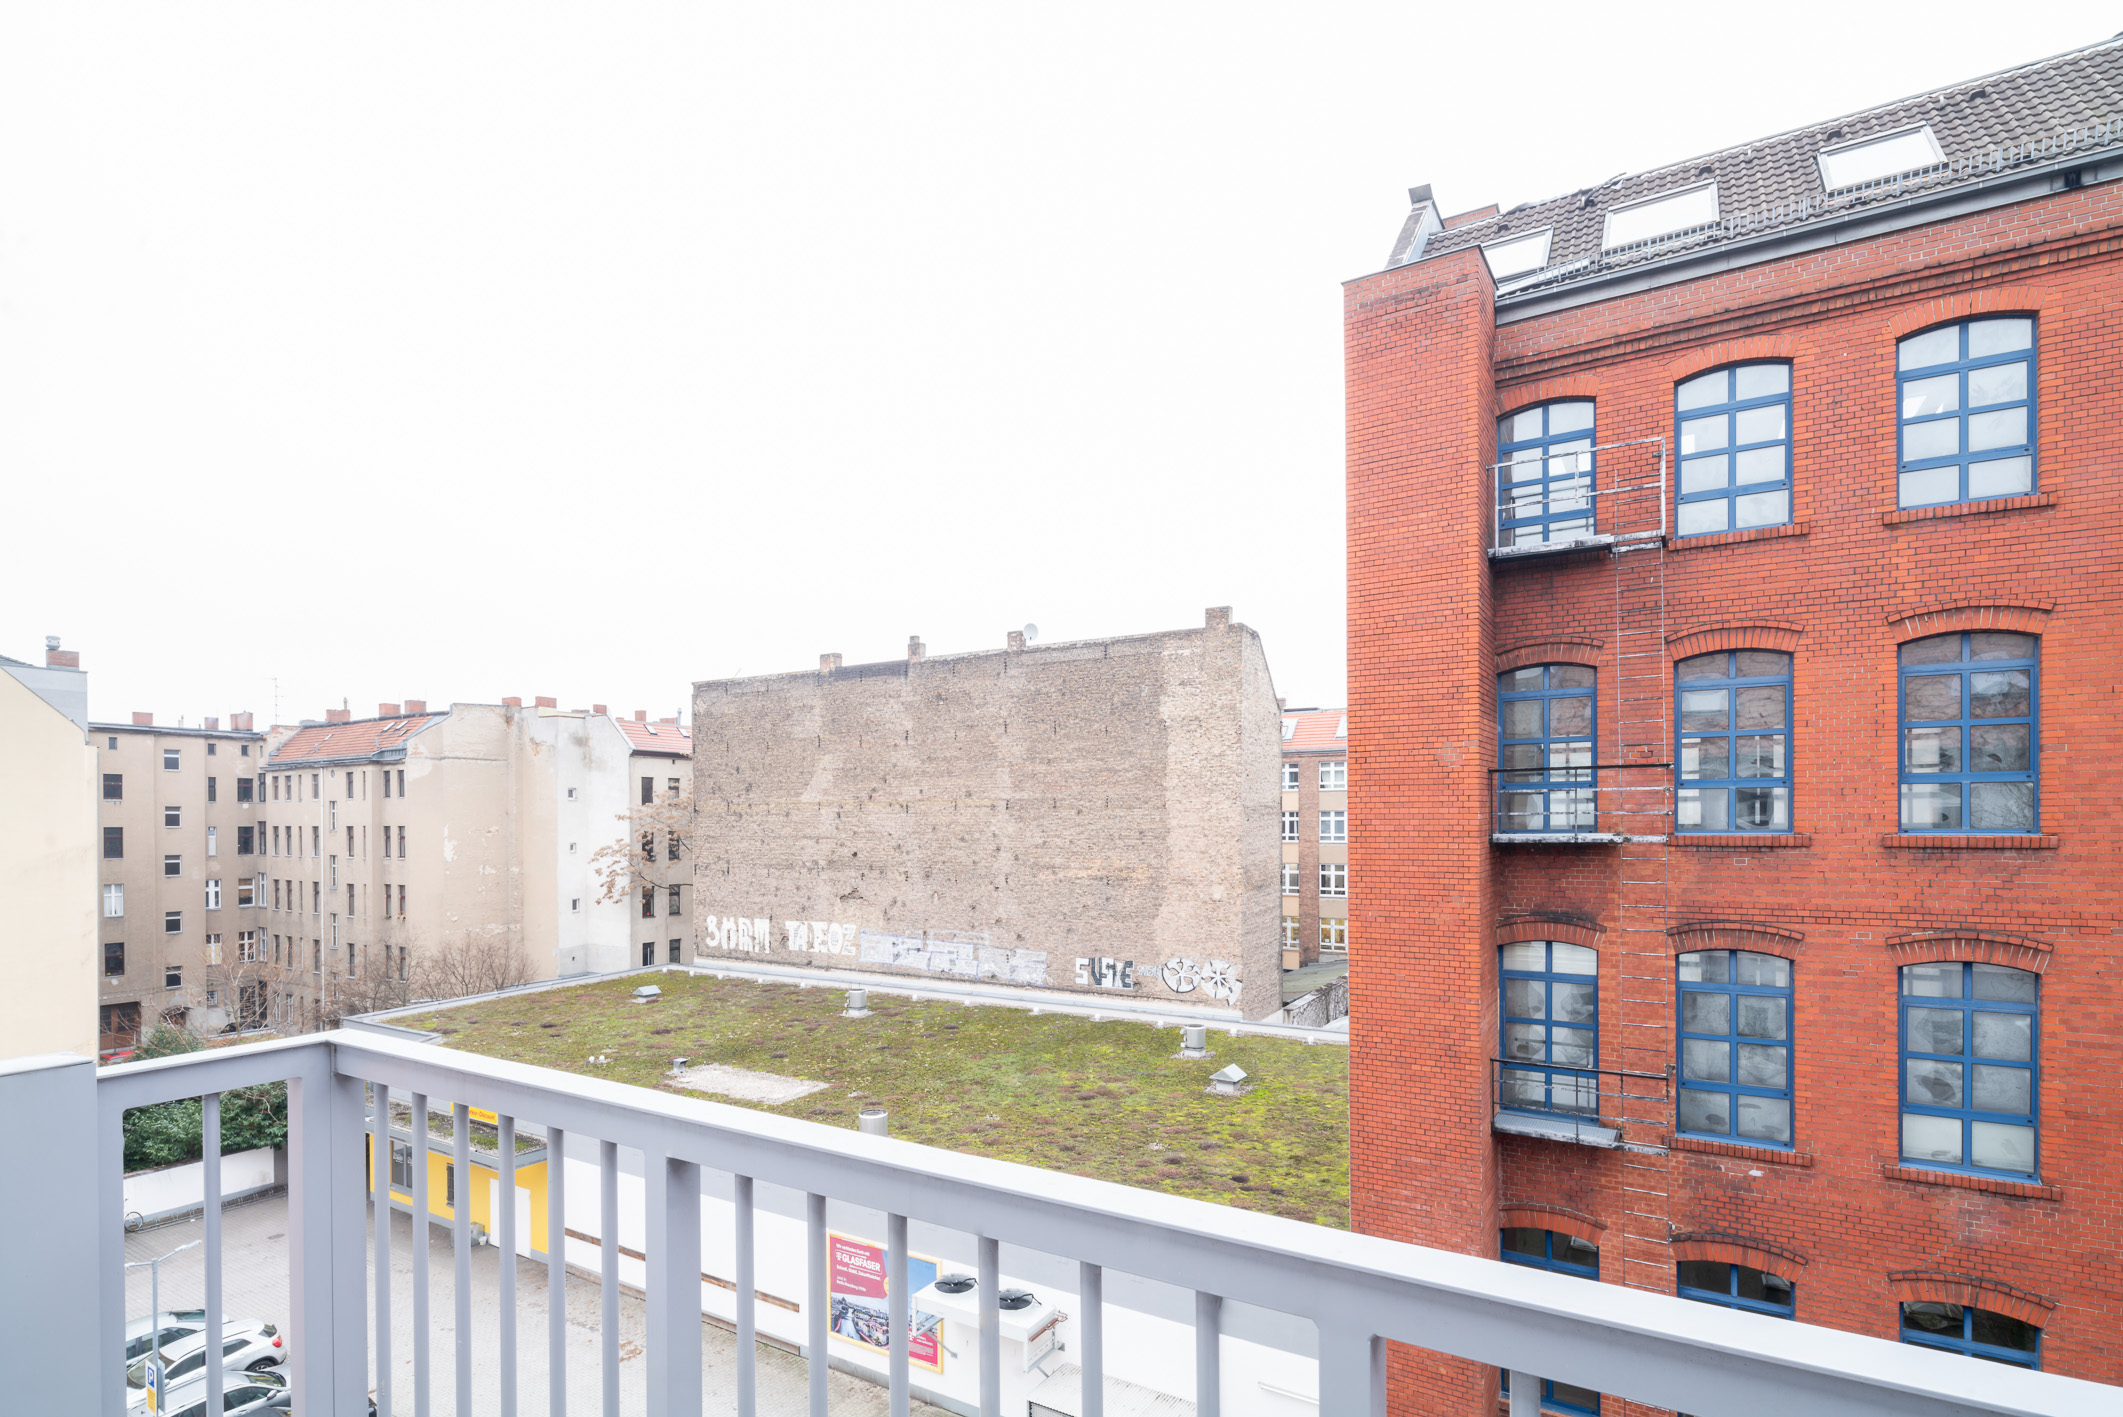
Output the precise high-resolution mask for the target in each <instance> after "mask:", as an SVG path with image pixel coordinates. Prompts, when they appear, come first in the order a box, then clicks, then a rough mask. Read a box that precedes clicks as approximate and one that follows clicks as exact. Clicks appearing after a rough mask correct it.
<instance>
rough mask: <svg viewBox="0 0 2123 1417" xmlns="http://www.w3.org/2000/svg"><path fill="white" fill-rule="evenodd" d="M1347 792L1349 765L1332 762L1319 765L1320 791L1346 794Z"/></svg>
mask: <svg viewBox="0 0 2123 1417" xmlns="http://www.w3.org/2000/svg"><path fill="white" fill-rule="evenodd" d="M1348 790H1349V764H1348V763H1347V762H1339V761H1338V762H1332V763H1321V764H1320V791H1322V792H1346V791H1348Z"/></svg>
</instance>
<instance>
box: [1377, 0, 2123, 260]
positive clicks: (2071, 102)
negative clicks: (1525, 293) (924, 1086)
mask: <svg viewBox="0 0 2123 1417" xmlns="http://www.w3.org/2000/svg"><path fill="white" fill-rule="evenodd" d="M1923 125H1929V126H1930V128H1931V131H1932V133H1933V134H1934V135H1935V136H1936V138H1937V140H1938V144H1939V148H1940V150H1941V152H1942V154H1943V156H1944V158H1945V161H1944V162H1943V163H1939V164H1935V165H1933V166H1930V167H1925V168H1919V169H1916V170H1914V171H1913V172H1910V173H1905V174H1894V175H1891V176H1889V177H1887V178H1883V179H1881V180H1879V181H1875V182H1869V183H1866V184H1864V185H1862V186H1858V187H1845V188H1839V189H1837V190H1836V192H1835V193H1833V194H1831V193H1830V192H1829V190H1828V188H1827V187H1826V185H1825V184H1824V182H1823V180H1822V173H1821V167H1820V162H1819V155H1820V153H1821V150H1822V149H1824V148H1833V147H1842V146H1845V145H1848V144H1851V143H1857V142H1861V141H1862V140H1863V139H1865V138H1867V137H1873V136H1883V135H1886V134H1890V133H1897V132H1901V131H1905V130H1909V129H1914V128H1917V127H1920V126H1923ZM2094 149H2123V35H2118V36H2117V37H2116V38H2114V39H2109V40H2104V41H2102V42H2101V43H2098V44H2092V45H2088V46H2086V47H2085V48H2083V49H2075V50H2072V51H2070V52H2068V53H2065V54H2060V55H2056V56H2054V57H2053V58H2049V59H2042V60H2038V61H2036V62H2034V63H2032V64H2023V65H2020V66H2019V67H2017V68H2012V69H2005V70H2001V71H2000V72H1998V73H1995V74H1989V75H1985V76H1984V77H1981V78H1976V79H1966V80H1962V81H1960V82H1958V83H1955V84H1951V85H1948V86H1947V87H1945V88H1940V89H1935V90H1933V91H1931V92H1929V93H1924V94H1918V95H1915V96H1913V97H1910V98H1904V99H1898V100H1896V101H1895V102H1893V103H1887V104H1882V105H1880V106H1879V107H1876V108H1868V109H1864V110H1861V111H1860V112H1857V113H1850V114H1845V115H1844V116H1842V117H1840V118H1831V119H1827V120H1825V121H1823V122H1819V123H1813V124H1809V125H1807V126H1806V127H1804V128H1798V129H1794V130H1792V131H1791V132H1788V133H1779V134H1777V135H1775V136H1773V137H1766V138H1761V139H1757V140H1756V141H1754V142H1751V143H1744V144H1741V145H1739V146H1737V147H1731V148H1726V149H1724V150H1723V151H1721V152H1713V153H1706V154H1704V155H1702V156H1700V157H1693V158H1689V159H1687V160H1686V161H1683V162H1677V163H1673V164H1670V165H1668V166H1666V167H1661V168H1657V169H1654V170H1652V171H1649V172H1638V173H1631V174H1627V175H1624V176H1618V177H1613V178H1610V179H1608V180H1607V181H1606V182H1603V183H1601V184H1599V185H1598V186H1596V187H1586V188H1581V189H1579V190H1578V191H1575V192H1571V193H1568V194H1567V195H1564V196H1560V197H1551V198H1549V199H1547V200H1545V201H1539V202H1527V203H1523V204H1521V205H1519V206H1517V207H1514V208H1512V209H1511V210H1510V211H1508V212H1502V213H1499V214H1497V215H1495V216H1489V217H1484V218H1482V219H1480V220H1475V221H1468V222H1465V223H1464V224H1461V225H1456V226H1452V227H1449V228H1447V229H1445V230H1442V231H1434V232H1433V233H1432V234H1431V235H1430V236H1429V237H1428V239H1427V240H1425V241H1423V242H1421V244H1420V249H1419V251H1417V249H1416V240H1415V238H1416V233H1415V231H1414V230H1413V229H1412V225H1413V223H1415V222H1416V219H1417V217H1418V216H1420V214H1421V208H1420V206H1419V207H1418V211H1417V213H1416V215H1414V216H1411V219H1410V220H1411V228H1410V229H1404V230H1403V233H1402V239H1401V242H1400V245H1399V248H1398V249H1397V250H1396V252H1395V254H1394V257H1393V263H1394V264H1401V263H1405V262H1406V261H1407V260H1409V259H1411V257H1413V258H1415V259H1425V260H1427V259H1429V258H1430V257H1433V256H1438V255H1443V254H1445V253H1448V252H1452V251H1462V250H1465V249H1467V248H1468V247H1471V246H1487V245H1492V244H1495V243H1497V242H1500V241H1506V240H1510V239H1512V238H1514V237H1521V236H1527V235H1531V234H1533V233H1536V232H1538V231H1540V230H1541V229H1542V228H1544V227H1545V228H1549V229H1550V231H1551V232H1552V235H1551V237H1550V241H1549V247H1548V261H1547V264H1546V266H1545V267H1543V268H1542V270H1541V271H1540V272H1538V273H1536V272H1527V273H1525V274H1523V275H1519V276H1514V277H1506V278H1503V279H1500V280H1499V282H1498V285H1499V287H1500V291H1501V292H1502V293H1510V292H1513V291H1516V290H1520V289H1527V288H1536V287H1546V286H1550V285H1554V284H1558V283H1562V282H1567V281H1570V280H1574V279H1581V278H1583V277H1585V276H1587V275H1590V274H1595V273H1599V272H1604V271H1610V270H1614V269H1616V268H1617V267H1621V266H1634V265H1643V264H1649V263H1651V262H1654V261H1657V260H1660V259H1663V258H1665V257H1668V256H1671V255H1675V254H1678V253H1681V252H1684V251H1687V252H1692V251H1694V250H1696V249H1699V248H1701V247H1703V246H1705V245H1706V244H1709V245H1715V244H1716V243H1719V242H1722V241H1728V240H1731V239H1734V238H1737V237H1744V236H1752V235H1755V234H1757V233H1759V232H1763V231H1768V230H1772V229H1776V228H1782V227H1797V226H1803V225H1805V224H1807V223H1809V222H1812V221H1817V220H1822V219H1825V218H1827V217H1831V216H1836V215H1840V214H1842V213H1844V212H1846V211H1849V210H1852V209H1854V208H1859V207H1863V206H1865V205H1867V204H1869V203H1879V202H1885V201H1893V200H1898V199H1901V198H1905V197H1908V196H1910V195H1912V194H1913V193H1916V192H1923V191H1929V190H1933V189H1936V188H1940V187H1951V186H1954V185H1957V184H1959V183H1964V182H1972V181H1976V180H1979V179H1981V178H1983V177H1988V176H1992V175H1995V174H1997V173H2000V172H2009V171H2012V170H2014V169H2015V168H2017V167H2028V166H2037V165H2041V164H2043V163H2047V162H2054V161H2057V160H2059V159H2061V158H2064V157H2066V156H2068V155H2069V154H2071V153H2073V152H2077V151H2091V150H2094ZM1712 181H1715V182H1716V183H1717V223H1716V224H1715V225H1710V226H1708V227H1707V228H1697V229H1693V230H1690V231H1684V232H1676V233H1671V234H1668V235H1662V236H1659V237H1657V238H1655V239H1651V240H1647V241H1644V242H1640V243H1634V244H1633V245H1632V246H1630V247H1626V248H1620V249H1616V250H1608V251H1604V252H1603V250H1602V247H1601V242H1602V237H1603V234H1604V223H1605V221H1606V217H1607V215H1608V213H1610V212H1612V211H1614V210H1616V209H1617V208H1620V207H1625V206H1628V205H1630V204H1631V203H1634V202H1639V201H1644V200H1646V199H1649V198H1652V197H1656V196H1659V195H1662V194H1665V193H1669V192H1674V191H1678V190H1681V189H1685V188H1689V187H1694V186H1698V185H1700V184H1703V183H1708V182H1712Z"/></svg>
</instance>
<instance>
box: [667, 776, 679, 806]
mask: <svg viewBox="0 0 2123 1417" xmlns="http://www.w3.org/2000/svg"><path fill="white" fill-rule="evenodd" d="M664 792H665V793H666V794H667V795H668V796H669V797H670V799H671V800H672V801H673V802H676V801H677V800H678V779H677V778H675V777H670V778H665V779H664Z"/></svg>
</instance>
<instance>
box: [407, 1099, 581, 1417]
mask: <svg viewBox="0 0 2123 1417" xmlns="http://www.w3.org/2000/svg"><path fill="white" fill-rule="evenodd" d="M567 1142H568V1134H567V1133H566V1132H565V1131H562V1130H561V1129H560V1128H559V1127H547V1128H546V1132H545V1293H546V1305H545V1308H546V1313H545V1324H546V1331H545V1345H546V1408H547V1411H548V1413H549V1414H550V1417H568V1200H567V1182H568V1162H567V1150H568V1147H567ZM376 1417H385V1414H383V1413H380V1412H379V1413H377V1414H376Z"/></svg>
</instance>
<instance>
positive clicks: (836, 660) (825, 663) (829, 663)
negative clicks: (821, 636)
mask: <svg viewBox="0 0 2123 1417" xmlns="http://www.w3.org/2000/svg"><path fill="white" fill-rule="evenodd" d="M838 668H840V656H839V655H837V654H822V655H820V656H819V657H818V672H819V673H821V674H831V673H832V672H833V671H834V670H836V669H838Z"/></svg>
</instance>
